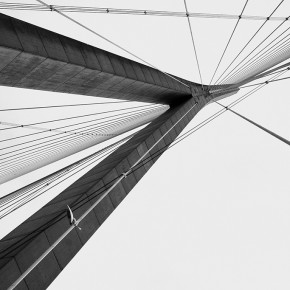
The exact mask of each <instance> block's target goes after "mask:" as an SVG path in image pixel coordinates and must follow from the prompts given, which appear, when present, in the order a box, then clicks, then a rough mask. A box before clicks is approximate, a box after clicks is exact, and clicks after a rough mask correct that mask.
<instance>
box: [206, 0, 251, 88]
mask: <svg viewBox="0 0 290 290" xmlns="http://www.w3.org/2000/svg"><path fill="white" fill-rule="evenodd" d="M248 1H249V0H246V3H245V5H244V7H243V9H242V12H241V14H240V16H239V19H238V21H237V22H236V25H235V27H234V29H233V31H232V33H231V36H230V38H229V40H228V42H227V45H226V47H225V49H224V51H223V53H222V56H221V58H220V60H219V62H218V65H217V67H216V69H215V71H214V74H213V76H212V78H211V80H210V83H209V84H211V83H212V80H213V78H214V77H215V74H216V72H217V70H218V68H219V66H220V64H221V62H222V59H223V57H224V55H225V53H226V51H227V49H228V47H229V44H230V42H231V40H232V38H233V35H234V33H235V31H236V29H237V27H238V24H239V22H240V20H241V18H242V15H243V13H244V10H245V8H246V6H247V4H248Z"/></svg>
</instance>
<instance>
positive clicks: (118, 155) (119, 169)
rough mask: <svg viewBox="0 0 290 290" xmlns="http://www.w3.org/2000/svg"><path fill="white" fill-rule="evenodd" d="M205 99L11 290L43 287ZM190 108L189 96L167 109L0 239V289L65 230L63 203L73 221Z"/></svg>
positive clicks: (201, 105)
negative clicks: (187, 98) (72, 213)
mask: <svg viewBox="0 0 290 290" xmlns="http://www.w3.org/2000/svg"><path fill="white" fill-rule="evenodd" d="M208 101H209V100H206V99H205V98H203V97H201V98H200V99H199V102H198V104H197V105H196V106H195V107H194V108H193V109H192V110H191V111H190V112H189V113H188V114H187V115H186V116H185V117H184V118H183V119H182V120H181V121H180V122H179V123H178V124H177V125H176V126H174V127H173V129H172V130H171V131H170V132H169V133H168V134H167V135H166V136H165V137H164V138H163V139H162V140H161V141H160V142H159V143H158V144H157V145H156V146H155V147H154V148H152V150H151V151H150V153H149V154H148V155H147V156H146V157H145V160H143V161H142V164H141V165H140V166H137V168H138V169H137V170H134V171H133V173H132V174H130V175H128V177H127V178H124V179H123V180H122V182H121V183H119V184H118V186H117V187H115V188H114V190H113V191H111V192H110V194H109V195H108V196H106V197H105V198H104V199H103V200H102V201H101V202H100V203H99V204H98V205H97V206H96V207H95V209H94V210H93V212H91V213H90V214H89V215H88V216H87V217H86V218H85V220H83V221H82V222H81V224H80V226H81V228H82V230H81V231H80V230H78V229H77V228H75V229H74V230H73V231H72V232H71V233H70V234H69V235H68V236H67V237H66V238H65V239H64V240H63V241H62V242H61V243H60V244H59V245H58V246H57V247H56V248H55V249H54V250H53V251H52V252H51V253H50V254H49V255H48V256H47V257H46V258H45V259H44V260H43V261H42V262H41V263H40V264H39V265H38V266H37V267H36V268H35V269H34V270H33V271H32V272H31V273H30V274H29V275H28V276H27V277H26V278H25V279H24V280H23V281H22V282H21V284H19V286H18V287H17V289H38V290H39V289H46V288H47V287H48V286H49V285H50V283H51V282H52V281H53V280H54V279H55V278H56V276H57V275H58V274H59V273H60V272H61V271H62V269H63V268H64V267H65V266H66V265H67V264H68V263H69V262H70V260H71V259H72V258H73V257H74V255H75V254H76V253H77V252H78V251H79V250H80V249H81V248H82V246H83V245H84V244H85V243H86V242H87V241H88V239H89V238H90V237H91V236H92V235H93V234H94V232H95V231H96V230H97V229H98V228H99V226H100V225H101V224H102V223H103V222H104V221H105V220H106V219H107V218H108V216H109V215H110V214H111V213H112V212H113V211H114V209H115V208H116V207H117V206H118V205H119V204H120V203H121V201H122V200H123V199H124V198H125V197H126V195H127V194H128V193H129V192H130V191H131V190H132V189H133V187H134V186H135V185H136V184H137V182H138V181H139V180H140V179H141V178H142V177H143V176H144V174H146V172H147V171H148V170H149V169H150V167H151V166H152V165H153V164H154V163H155V162H156V160H157V159H158V158H159V157H160V156H161V154H162V153H163V152H164V151H165V150H166V148H167V147H168V146H169V145H170V144H171V143H172V142H173V141H174V139H175V138H176V137H177V136H178V135H179V134H180V132H181V131H182V130H183V129H184V128H185V127H186V125H187V124H188V123H189V122H190V121H191V119H192V118H193V117H194V116H195V115H196V114H197V112H198V111H199V110H200V109H201V108H202V107H203V106H204V105H205V104H206V103H207V102H208ZM194 104H195V100H194V98H191V99H189V100H187V101H185V102H183V103H182V104H179V105H176V106H174V107H171V108H170V109H169V110H168V111H167V112H165V113H164V114H163V115H161V116H160V117H158V118H157V119H155V120H154V121H153V122H151V123H150V124H149V125H148V126H146V127H145V128H144V129H142V130H141V131H139V132H138V133H137V134H136V135H135V136H134V137H133V138H132V139H130V140H129V141H127V142H126V143H125V144H123V145H122V146H121V147H119V148H118V149H117V150H116V151H115V152H113V153H112V154H111V155H109V156H108V157H107V158H106V159H104V160H103V161H102V162H101V163H100V164H98V165H97V166H95V167H94V168H93V169H91V170H90V171H89V172H88V173H86V174H85V175H84V176H82V177H81V178H80V179H79V180H77V181H76V182H74V183H73V184H72V185H71V186H70V187H68V188H67V189H66V190H64V191H63V192H62V193H60V194H59V195H58V196H57V197H55V198H54V199H53V200H52V201H51V202H49V203H48V204H47V205H46V206H44V207H43V208H41V209H40V210H39V211H38V212H36V213H35V214H34V215H32V216H31V217H30V218H29V219H27V220H26V221H24V222H23V223H22V224H21V225H20V226H18V227H17V228H16V229H15V230H13V231H12V232H11V233H10V234H8V235H7V236H6V237H4V238H3V239H2V240H1V242H0V289H1V290H2V289H7V287H8V286H9V285H11V284H12V283H13V282H14V281H15V280H16V279H17V278H18V277H19V276H20V274H21V273H23V272H24V271H25V270H26V269H27V268H28V267H29V266H30V265H31V264H32V263H33V262H34V261H35V260H36V259H37V258H38V257H39V256H40V255H41V254H42V253H43V252H44V251H45V250H46V249H47V248H48V247H49V246H50V245H51V244H52V243H54V241H55V240H56V239H57V238H58V237H59V236H60V235H61V234H62V233H63V232H65V230H66V229H67V228H68V227H69V219H68V217H67V215H66V205H69V206H70V207H71V208H72V210H73V212H74V215H75V217H76V218H78V217H79V216H80V215H81V214H82V213H83V212H84V211H85V210H86V209H87V208H88V207H89V206H91V205H92V203H93V202H95V201H96V200H97V199H98V197H99V196H100V194H101V193H103V192H104V190H106V189H108V188H109V187H110V185H111V184H112V183H113V181H114V180H115V179H116V178H117V177H119V176H120V175H121V174H122V173H124V172H126V171H127V170H128V169H129V168H130V166H132V165H133V164H134V163H135V162H136V161H137V160H139V158H140V156H142V155H143V154H144V153H145V152H146V151H147V150H148V149H149V148H151V146H152V145H153V144H155V143H156V141H157V140H159V138H160V137H162V136H163V135H164V133H165V132H167V131H168V129H170V128H171V127H172V126H173V125H174V124H175V123H176V122H177V121H178V120H179V119H180V118H181V117H182V116H183V115H184V114H185V113H186V112H187V111H188V110H189V109H190V108H191V107H193V106H194ZM161 178H162V177H161Z"/></svg>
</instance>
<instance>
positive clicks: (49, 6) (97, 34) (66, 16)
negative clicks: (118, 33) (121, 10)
mask: <svg viewBox="0 0 290 290" xmlns="http://www.w3.org/2000/svg"><path fill="white" fill-rule="evenodd" d="M36 1H37V2H39V3H41V4H43V5H45V6H46V7H48V8H49V9H51V10H52V11H55V12H57V13H58V14H60V15H61V16H63V17H65V18H67V19H68V20H70V21H72V22H74V23H75V24H77V25H79V26H81V27H82V28H84V29H86V30H87V31H89V32H91V33H93V34H94V35H96V36H98V37H100V38H102V39H103V40H105V41H107V42H109V43H110V44H112V45H114V46H115V47H117V48H119V49H121V50H123V51H124V52H126V53H128V54H129V55H131V56H133V57H135V58H137V59H138V60H140V61H142V62H144V63H146V64H147V65H149V66H150V67H153V68H155V69H156V70H158V71H160V72H162V73H163V74H165V75H166V76H168V77H169V78H171V79H174V80H175V81H177V82H179V83H181V84H182V85H184V86H186V87H188V88H189V86H188V85H187V84H185V83H183V82H182V81H180V80H178V79H177V78H175V77H173V76H172V75H170V74H168V73H166V72H164V71H162V70H160V69H159V68H157V67H156V66H154V65H153V64H151V63H149V62H148V61H146V60H144V59H143V58H141V57H139V56H137V55H136V54H134V53H132V52H131V51H129V50H128V49H126V48H124V47H122V46H120V45H119V44H117V43H115V42H113V41H112V40H110V39H109V38H107V37H105V36H103V35H101V34H100V33H98V32H96V31H94V30H93V29H91V28H89V27H87V26H85V25H84V24H82V23H80V22H79V21H77V20H75V19H73V18H72V17H70V16H68V15H66V14H64V13H62V12H61V11H59V10H57V9H56V8H54V7H52V6H51V5H48V4H46V3H45V2H43V1H41V0H36Z"/></svg>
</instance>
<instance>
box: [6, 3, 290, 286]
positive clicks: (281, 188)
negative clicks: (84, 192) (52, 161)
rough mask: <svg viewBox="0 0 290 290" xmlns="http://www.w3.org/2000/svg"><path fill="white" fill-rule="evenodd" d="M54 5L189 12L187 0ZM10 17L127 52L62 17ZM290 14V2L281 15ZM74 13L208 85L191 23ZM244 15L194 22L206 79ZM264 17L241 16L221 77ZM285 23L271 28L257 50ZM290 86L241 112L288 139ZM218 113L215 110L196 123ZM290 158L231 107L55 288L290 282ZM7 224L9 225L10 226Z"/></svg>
mask: <svg viewBox="0 0 290 290" xmlns="http://www.w3.org/2000/svg"><path fill="white" fill-rule="evenodd" d="M23 2H24V1H23ZM26 2H29V3H32V1H26ZM278 3H279V1H273V0H271V1H267V2H266V1H262V0H261V1H253V0H250V1H249V3H248V6H247V8H246V10H245V14H247V15H263V16H267V15H268V14H270V12H271V11H272V10H273V9H274V7H275V6H276V5H277V4H278ZM49 4H60V5H65V4H67V5H80V6H96V7H114V8H137V9H139V8H140V9H154V10H171V11H183V10H184V6H183V1H182V0H174V1H153V0H152V1H149V0H148V1H129V0H128V1H121V2H120V1H116V0H115V1H95V0H91V1H84V0H83V1H55V2H54V3H49ZM243 5H244V1H240V0H239V1H225V0H223V1H212V0H203V1H188V8H189V11H190V12H209V13H232V14H239V13H240V11H241V9H242V7H243ZM5 13H7V14H9V15H11V16H14V17H17V18H20V19H23V20H26V21H28V22H31V23H34V24H37V25H40V26H42V27H45V28H48V29H51V30H54V31H57V32H58V33H61V34H65V35H68V36H70V37H73V38H76V39H79V40H81V41H84V42H87V43H90V44H93V45H96V46H98V47H101V48H104V49H107V50H110V51H113V52H116V53H118V54H121V55H124V56H126V57H128V56H127V55H126V54H125V53H122V52H120V51H119V50H117V49H115V48H114V47H112V46H111V45H108V44H106V43H104V41H100V40H99V39H98V38H97V37H95V36H93V35H91V34H90V33H88V32H86V31H84V30H83V29H81V28H78V27H77V26H75V25H74V24H71V23H70V22H68V21H67V20H65V19H64V18H62V17H60V16H58V15H56V14H55V13H46V12H21V11H20V12H8V11H5ZM288 15H290V1H285V3H283V4H282V6H281V8H280V9H279V10H278V11H277V13H276V14H275V16H288ZM70 16H73V17H75V18H76V19H78V20H80V21H81V22H82V23H84V24H87V25H88V26H90V27H91V28H93V29H95V30H96V31H97V32H98V33H101V34H102V35H104V36H106V37H108V38H110V39H112V40H113V41H115V42H116V43H118V44H119V45H121V46H124V47H126V48H128V49H129V50H131V51H132V52H134V53H135V54H137V55H138V56H140V57H142V58H144V59H146V60H147V61H149V62H151V63H152V64H154V65H155V66H157V67H159V68H160V69H162V70H165V71H167V72H170V73H173V74H175V75H177V76H181V77H184V78H186V79H189V80H192V81H196V82H199V76H198V71H197V67H196V65H195V60H194V54H193V49H192V44H191V40H190V35H189V30H188V25H187V21H186V19H185V18H168V17H153V16H152V17H151V16H146V17H141V16H124V15H101V14H92V15H90V14H70ZM235 21H236V20H221V19H193V20H192V27H193V32H194V38H195V42H196V46H197V53H198V57H199V62H200V66H201V72H202V76H203V79H204V81H205V83H208V82H209V81H210V79H211V76H212V74H213V72H214V69H215V67H216V65H217V63H218V61H219V58H220V56H221V53H222V51H223V49H224V47H225V45H226V42H227V40H228V38H229V35H230V33H231V31H232V29H233V27H234V25H235ZM261 23H262V22H261V21H248V20H244V21H241V23H240V24H239V26H238V29H237V31H236V34H235V35H234V38H233V41H232V42H231V44H230V46H229V49H228V51H227V53H226V55H225V58H224V60H223V62H222V64H221V67H220V70H219V71H218V73H217V74H218V75H219V74H220V73H221V72H222V71H223V69H225V67H226V66H227V65H228V64H229V62H230V61H231V60H232V59H233V57H234V56H235V53H237V51H238V50H239V48H241V47H242V46H243V44H245V43H246V42H247V40H248V39H249V37H250V36H251V35H252V34H253V33H254V32H255V31H256V29H257V28H258V27H259V25H261ZM276 25H278V22H271V23H268V24H267V26H266V28H265V30H263V31H262V32H261V36H260V37H257V41H256V42H254V43H253V44H252V46H251V47H250V48H253V47H254V46H255V44H257V43H258V40H259V39H260V40H261V39H263V36H265V35H267V34H268V33H269V32H270V31H271V29H273V28H274V27H275V26H276ZM286 27H289V23H287V24H285V27H284V28H286ZM250 48H249V50H247V51H250ZM129 58H130V57H129ZM284 76H289V74H288V75H287V74H285V75H283V77H284ZM288 84H289V81H288V80H285V81H280V82H276V83H272V84H269V85H267V86H266V87H265V88H263V89H261V90H260V91H259V92H257V93H255V94H253V95H252V96H250V97H249V98H248V99H247V100H245V101H244V102H242V103H240V104H239V105H238V106H236V107H235V110H236V111H238V112H240V113H241V114H244V115H245V116H247V117H249V118H251V119H253V120H254V121H256V122H258V123H260V124H262V125H263V126H265V127H267V128H268V129H270V130H273V131H274V132H276V133H277V134H280V135H281V136H283V137H285V138H287V139H290V130H289V121H290V119H289V108H290V100H289V96H288V95H287V94H288V86H287V85H288ZM247 91H248V90H246V89H244V90H241V92H240V93H239V94H238V95H236V96H234V97H231V98H230V99H228V100H224V103H225V104H227V103H229V102H231V101H233V100H234V99H235V98H237V97H239V96H241V95H242V94H243V93H246V92H247ZM0 94H1V107H2V106H3V107H10V106H11V103H10V102H11V100H12V98H13V100H15V104H16V103H17V105H19V106H20V105H23V104H25V105H26V104H27V100H28V98H29V97H30V102H33V104H35V103H34V102H36V101H37V102H38V103H37V104H42V102H44V103H45V104H57V103H60V104H62V103H66V102H69V101H78V102H82V100H83V102H88V101H92V102H96V101H97V98H89V97H83V96H79V97H72V96H71V95H69V96H68V97H66V96H65V94H54V93H44V92H37V91H29V90H19V89H11V88H4V87H1V88H0ZM38 97H39V98H41V100H40V101H38V100H37V98H38ZM2 102H3V103H4V104H3V103H2ZM2 104H3V105H2ZM219 109H220V108H219V107H218V106H217V105H215V104H211V105H209V106H207V107H206V108H204V109H203V110H202V111H201V112H200V113H199V114H198V116H197V117H196V118H195V119H194V120H193V121H192V122H191V123H190V125H189V126H188V129H190V128H191V127H193V126H194V125H195V124H197V123H198V122H200V121H202V120H204V119H205V118H207V117H208V116H210V115H211V114H212V113H214V112H216V111H218V110H219ZM3 116H4V115H1V119H2V118H3ZM6 116H7V115H6ZM9 118H11V119H13V116H9ZM23 118H24V120H25V118H28V116H23ZM11 119H9V120H10V121H11ZM4 121H5V120H4ZM289 161H290V151H289V147H288V146H287V145H286V144H284V143H282V142H280V141H279V140H276V139H275V138H273V137H272V136H270V135H268V134H266V133H265V132H262V131H261V130H259V129H257V128H255V127H253V125H251V124H248V123H246V122H245V121H244V120H241V119H239V118H238V117H237V116H235V115H232V114H231V113H230V112H227V113H225V114H223V115H222V116H221V117H219V118H218V119H216V120H214V121H213V122H211V123H210V124H209V125H207V126H205V127H204V128H202V129H201V130H199V131H198V132H197V133H195V134H193V135H192V136H190V137H189V138H187V139H185V141H184V142H181V143H179V144H178V145H177V146H175V147H174V148H172V149H171V150H169V151H168V152H166V153H165V154H164V155H163V156H162V157H161V158H160V159H159V160H158V162H157V163H156V164H155V165H154V167H153V168H151V170H150V171H149V172H148V173H147V174H146V175H145V176H144V178H143V179H142V180H141V181H140V182H139V183H138V185H137V186H136V187H135V188H134V190H133V191H132V192H131V193H130V194H129V195H128V197H127V198H126V199H125V200H124V201H123V202H122V204H121V205H120V206H119V207H118V208H117V209H116V210H115V212H114V213H113V214H112V215H111V216H110V217H109V218H108V219H107V221H106V222H105V223H104V224H103V225H102V227H101V228H100V229H99V230H98V231H97V232H96V233H95V235H94V236H93V238H91V239H90V241H89V242H88V243H87V244H86V246H85V247H84V248H83V249H82V250H81V252H80V253H79V254H77V256H76V257H75V258H74V259H73V261H72V262H71V263H70V264H69V265H68V266H67V267H66V268H65V269H64V271H63V272H62V274H61V275H60V276H59V277H58V278H57V279H56V280H55V281H54V282H53V283H52V285H51V286H50V288H49V289H126V290H127V289H141V290H143V289H146V290H147V289H150V290H151V289H206V290H209V289H210V290H211V289H212V290H213V289H214V290H216V289H223V290H224V289H289V287H290V278H289V271H290V248H289V244H290V233H289V218H290V213H289V206H290V197H289V193H290V189H289V188H290V178H289V172H290V162H289ZM21 218H22V215H21V217H19V219H21ZM15 219H17V217H14V220H15ZM4 222H5V221H3V223H2V224H1V225H0V226H1V232H2V229H3V231H5V230H6V231H7V221H6V224H5V223H4ZM9 223H10V220H9Z"/></svg>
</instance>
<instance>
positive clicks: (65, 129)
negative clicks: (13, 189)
mask: <svg viewBox="0 0 290 290" xmlns="http://www.w3.org/2000/svg"><path fill="white" fill-rule="evenodd" d="M167 109H168V107H167V106H164V105H152V104H149V105H142V106H135V107H131V108H130V107H129V108H122V109H116V110H109V111H106V112H98V113H91V114H85V115H78V116H70V117H65V118H59V119H52V120H48V121H41V122H34V123H29V124H13V123H8V122H3V121H2V122H1V125H2V126H1V128H0V131H2V132H3V131H6V132H7V131H12V130H18V132H19V130H20V131H21V130H24V129H30V130H31V131H36V132H33V133H28V134H23V135H21V134H17V136H15V137H10V138H6V139H2V140H1V145H2V147H1V149H0V162H1V166H0V181H1V183H4V182H6V181H9V180H10V179H11V178H16V177H18V176H21V175H23V174H25V173H28V172H30V171H33V170H36V169H38V168H40V167H43V166H45V165H48V164H50V163H53V162H55V161H57V160H60V159H62V158H65V157H68V156H70V155H72V154H75V153H77V152H79V151H82V150H84V149H87V148H89V147H91V146H94V145H97V144H99V143H101V142H104V141H106V140H108V139H111V138H113V137H116V136H119V135H121V134H123V133H125V132H128V131H130V130H132V129H135V128H138V127H140V126H142V125H145V124H147V123H149V122H150V121H152V120H153V119H155V118H156V117H157V116H159V115H160V114H162V113H163V112H165V111H166V110H167ZM97 115H104V116H103V117H97V118H96V117H95V116H97ZM85 117H91V118H90V119H89V120H88V119H87V118H86V119H85V120H84V121H81V120H82V119H83V118H85ZM92 117H94V118H92ZM64 121H70V122H69V123H68V124H66V125H63V122H64ZM76 121H77V122H76ZM58 124H60V125H58ZM43 125H46V126H48V125H50V126H51V127H40V126H43ZM26 131H27V130H26ZM27 138H29V140H28V139H27ZM12 141H13V144H12V143H11V142H12Z"/></svg>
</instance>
